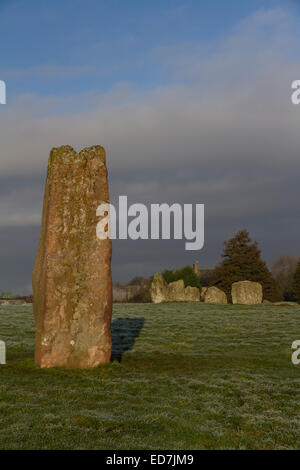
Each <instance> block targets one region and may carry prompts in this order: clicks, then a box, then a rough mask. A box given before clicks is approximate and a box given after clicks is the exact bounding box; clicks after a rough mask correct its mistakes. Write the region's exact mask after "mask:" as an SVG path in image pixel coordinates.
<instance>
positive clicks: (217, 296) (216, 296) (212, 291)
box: [204, 286, 227, 304]
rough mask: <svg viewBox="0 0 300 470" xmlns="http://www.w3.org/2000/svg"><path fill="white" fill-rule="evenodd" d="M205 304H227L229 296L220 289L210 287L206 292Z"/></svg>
mask: <svg viewBox="0 0 300 470" xmlns="http://www.w3.org/2000/svg"><path fill="white" fill-rule="evenodd" d="M204 302H205V303H206V304H227V296H226V294H225V292H224V291H222V290H221V289H219V288H218V287H214V286H213V287H209V288H208V289H207V291H206V294H205V299H204Z"/></svg>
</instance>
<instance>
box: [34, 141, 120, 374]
mask: <svg viewBox="0 0 300 470" xmlns="http://www.w3.org/2000/svg"><path fill="white" fill-rule="evenodd" d="M107 202H109V194H108V181H107V169H106V162H105V150H104V149H103V147H100V146H95V147H90V148H85V149H83V150H82V151H81V152H80V153H76V152H75V150H74V149H73V148H72V147H69V146H63V147H59V148H54V149H53V150H52V151H51V153H50V159H49V164H48V172H47V181H46V188H45V196H44V207H43V216H42V228H41V236H40V243H39V248H38V253H37V257H36V262H35V267H34V272H33V291H34V301H33V306H34V315H35V321H36V344H35V362H36V363H37V364H39V365H40V366H41V367H53V366H65V367H68V368H74V369H75V368H80V369H83V368H90V367H95V366H98V365H99V364H102V363H106V362H109V361H110V357H111V346H112V343H111V332H110V322H111V314H112V281H111V267H110V261H111V241H110V240H109V239H106V240H100V239H99V238H98V237H97V234H96V227H97V223H98V222H99V221H100V219H99V217H97V216H96V210H97V207H98V206H99V205H100V204H101V203H107Z"/></svg>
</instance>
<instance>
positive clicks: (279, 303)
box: [273, 301, 299, 307]
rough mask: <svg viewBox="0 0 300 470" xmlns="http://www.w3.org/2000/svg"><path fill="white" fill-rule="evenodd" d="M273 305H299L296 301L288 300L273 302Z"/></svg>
mask: <svg viewBox="0 0 300 470" xmlns="http://www.w3.org/2000/svg"><path fill="white" fill-rule="evenodd" d="M273 305H276V306H277V307H299V304H298V303H297V302H288V301H285V302H284V301H282V302H274V303H273Z"/></svg>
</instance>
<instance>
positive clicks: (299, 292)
mask: <svg viewBox="0 0 300 470" xmlns="http://www.w3.org/2000/svg"><path fill="white" fill-rule="evenodd" d="M293 296H294V297H295V300H298V301H299V300H300V259H299V261H298V264H297V269H296V272H295V276H294V283H293Z"/></svg>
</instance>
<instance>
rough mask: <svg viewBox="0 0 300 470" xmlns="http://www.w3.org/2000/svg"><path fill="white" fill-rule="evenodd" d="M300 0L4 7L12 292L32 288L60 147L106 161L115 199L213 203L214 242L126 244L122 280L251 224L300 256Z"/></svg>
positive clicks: (4, 223)
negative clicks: (94, 151) (297, 102)
mask: <svg viewBox="0 0 300 470" xmlns="http://www.w3.org/2000/svg"><path fill="white" fill-rule="evenodd" d="M299 23H300V2H299V1H288V0H282V1H276V0H274V1H271V0H269V1H268V0H264V1H259V0H243V1H233V0H226V1H223V0H209V1H208V0H207V1H200V0H197V1H191V0H187V1H177V0H172V1H170V0H168V1H167V0H165V1H164V0H151V1H150V0H147V1H143V0H140V1H136V0H126V1H125V0H118V1H117V0H107V1H99V0H98V1H96V0H85V1H79V0H16V1H15V0H0V80H5V81H6V85H7V105H5V106H3V105H1V106H0V260H1V261H0V291H1V290H5V291H14V292H16V293H25V292H30V291H31V274H32V267H33V263H34V258H35V253H36V250H37V245H38V240H39V232H40V220H41V210H42V200H43V189H44V181H45V172H46V168H47V160H48V155H49V152H50V150H51V148H52V147H57V146H59V145H66V144H68V145H72V146H73V147H74V148H75V149H76V150H80V149H81V148H83V147H86V146H90V145H95V144H100V145H103V146H104V147H105V149H106V151H107V164H108V171H109V183H110V197H111V201H112V202H114V203H116V202H117V200H118V197H119V195H124V194H125V195H127V196H128V201H129V204H131V203H135V202H140V203H145V204H151V203H162V202H167V203H170V204H172V203H174V202H179V203H201V204H205V214H206V216H205V246H204V249H203V250H202V251H201V252H200V253H198V252H197V253H194V252H186V251H185V250H184V241H182V242H181V241H170V242H169V241H149V242H148V241H136V242H131V241H126V240H120V241H114V243H113V258H112V268H113V269H112V272H113V279H114V280H115V281H127V280H129V279H131V278H133V277H134V276H136V275H139V276H143V275H145V276H148V275H152V274H153V273H154V272H159V271H161V270H162V269H164V268H177V267H180V266H182V265H184V264H191V263H192V262H193V261H194V260H195V259H197V260H199V262H200V266H202V267H213V266H215V264H216V263H217V262H218V261H219V260H220V254H221V251H222V246H223V242H224V240H226V239H228V238H231V237H232V236H233V235H234V234H235V232H237V231H238V230H240V229H243V228H247V229H248V230H249V231H250V234H251V235H252V237H253V238H254V239H256V240H258V242H259V246H260V247H261V249H262V253H263V257H264V259H266V261H267V262H269V263H270V262H271V260H272V259H274V258H275V257H276V256H278V255H280V254H282V253H290V254H293V255H297V256H299V255H300V253H299V232H300V218H299V203H298V201H299V177H300V159H299V155H300V140H299V125H300V106H298V107H297V106H293V105H292V104H291V83H292V81H293V80H296V79H300V56H299V44H300V27H299V26H300V24H299Z"/></svg>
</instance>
